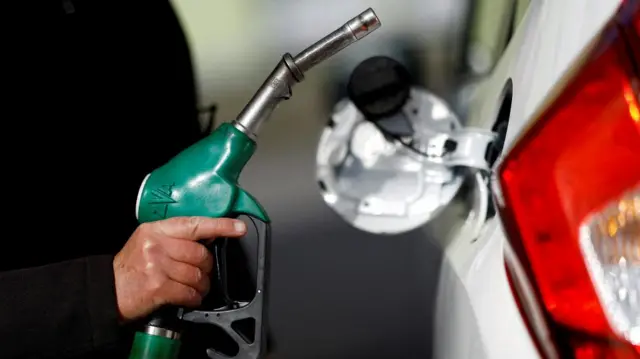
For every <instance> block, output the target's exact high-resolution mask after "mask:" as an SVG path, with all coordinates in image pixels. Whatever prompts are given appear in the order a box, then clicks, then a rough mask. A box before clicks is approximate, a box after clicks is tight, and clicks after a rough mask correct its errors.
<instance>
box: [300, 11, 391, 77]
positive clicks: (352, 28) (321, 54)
mask: <svg viewBox="0 0 640 359" xmlns="http://www.w3.org/2000/svg"><path fill="white" fill-rule="evenodd" d="M380 25H381V23H380V19H378V16H376V13H375V12H374V11H373V9H371V8H369V9H367V10H366V11H364V12H363V13H361V14H360V15H358V16H356V17H354V18H353V19H351V20H349V21H347V23H346V24H344V25H342V27H340V28H339V29H337V30H335V31H334V32H332V33H331V34H329V35H327V36H325V37H324V38H323V39H321V40H320V41H318V42H316V43H315V44H313V45H311V46H309V47H308V48H306V49H305V50H303V51H302V52H300V53H299V54H298V55H296V56H295V57H294V62H295V64H296V65H297V66H298V68H299V69H300V71H301V72H302V73H304V72H307V71H309V69H311V68H312V67H313V66H315V65H317V64H319V63H320V62H322V61H324V60H326V59H328V58H329V57H331V56H333V55H335V54H336V53H337V52H339V51H340V50H342V49H344V48H345V47H347V46H349V45H351V44H352V43H354V42H356V41H358V40H360V39H362V38H363V37H365V36H367V35H369V34H370V33H372V32H373V31H375V30H376V29H377V28H379V27H380Z"/></svg>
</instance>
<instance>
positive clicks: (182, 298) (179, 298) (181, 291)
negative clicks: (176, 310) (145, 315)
mask: <svg viewBox="0 0 640 359" xmlns="http://www.w3.org/2000/svg"><path fill="white" fill-rule="evenodd" d="M158 294H159V295H158V296H157V297H158V298H161V302H160V303H157V305H158V306H162V305H165V304H172V305H176V306H185V307H192V308H193V307H197V306H199V305H200V304H201V303H202V295H201V294H200V293H199V292H198V291H197V290H196V289H194V288H193V287H190V286H188V285H185V284H182V283H180V282H176V281H168V282H167V283H166V284H165V285H163V286H162V290H161V292H160V293H158Z"/></svg>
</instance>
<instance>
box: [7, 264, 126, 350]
mask: <svg viewBox="0 0 640 359" xmlns="http://www.w3.org/2000/svg"><path fill="white" fill-rule="evenodd" d="M0 292H1V293H2V294H1V295H0V338H2V339H1V342H2V345H0V358H4V359H12V358H27V357H28V358H32V357H36V358H42V357H49V356H51V357H71V356H77V355H82V354H83V353H87V352H90V351H96V350H102V349H105V348H108V347H115V346H116V344H117V343H118V339H119V335H120V326H119V324H118V311H117V306H116V296H115V285H114V277H113V267H112V257H111V256H95V257H85V258H81V259H76V260H71V261H66V262H61V263H56V264H52V265H46V266H42V267H36V268H28V269H21V270H14V271H8V272H3V273H0Z"/></svg>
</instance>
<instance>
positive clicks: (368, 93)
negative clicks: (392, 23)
mask: <svg viewBox="0 0 640 359" xmlns="http://www.w3.org/2000/svg"><path fill="white" fill-rule="evenodd" d="M410 90H411V75H410V74H409V71H408V70H407V69H406V68H405V67H404V66H403V65H402V64H401V63H399V62H398V61H396V60H394V59H392V58H390V57H386V56H374V57H370V58H368V59H366V60H364V61H362V62H361V63H360V64H358V66H356V68H355V69H354V70H353V72H352V73H351V77H350V78H349V83H348V85H347V93H348V95H349V98H350V99H351V101H352V102H353V104H354V105H355V106H356V107H357V108H358V110H360V112H361V113H362V114H363V115H364V116H365V117H367V119H368V120H371V121H376V120H378V119H381V118H384V117H387V116H391V115H393V114H395V113H397V112H398V111H400V109H402V107H403V106H404V105H405V104H406V103H407V100H409V93H410Z"/></svg>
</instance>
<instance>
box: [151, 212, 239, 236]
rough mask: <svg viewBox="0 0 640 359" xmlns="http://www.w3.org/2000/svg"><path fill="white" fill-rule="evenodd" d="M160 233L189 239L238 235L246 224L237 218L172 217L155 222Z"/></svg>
mask: <svg viewBox="0 0 640 359" xmlns="http://www.w3.org/2000/svg"><path fill="white" fill-rule="evenodd" d="M156 225H157V230H158V232H160V233H161V234H163V235H165V236H168V237H173V238H178V239H186V240H191V241H199V240H202V239H211V238H216V237H240V236H243V235H244V234H245V233H246V232H247V226H246V224H245V223H244V222H242V221H241V220H238V219H231V218H209V217H197V216H194V217H173V218H169V219H165V220H162V221H158V222H156Z"/></svg>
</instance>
